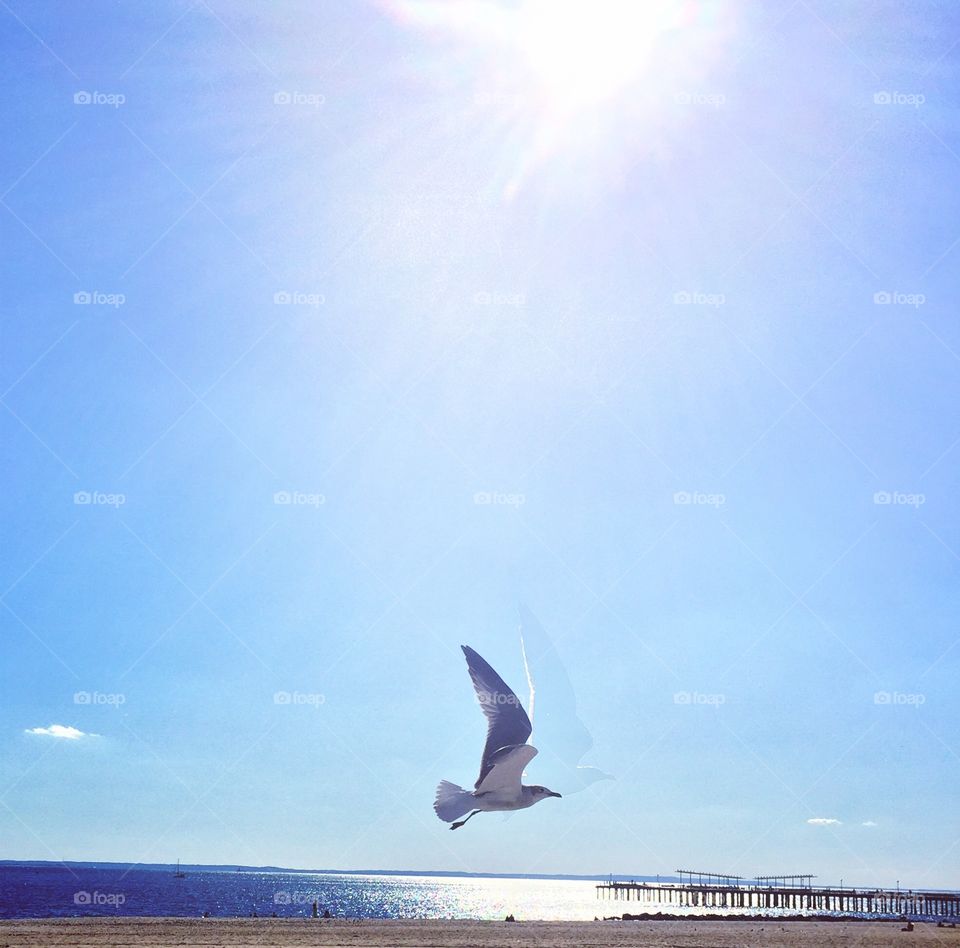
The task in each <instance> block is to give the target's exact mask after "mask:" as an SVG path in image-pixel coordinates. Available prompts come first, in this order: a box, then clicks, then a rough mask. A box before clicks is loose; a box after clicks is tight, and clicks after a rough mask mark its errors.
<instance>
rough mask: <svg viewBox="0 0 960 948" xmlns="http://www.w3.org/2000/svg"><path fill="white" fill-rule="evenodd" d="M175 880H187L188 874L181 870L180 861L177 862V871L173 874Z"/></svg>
mask: <svg viewBox="0 0 960 948" xmlns="http://www.w3.org/2000/svg"><path fill="white" fill-rule="evenodd" d="M173 878H174V879H186V878H187V874H186V873H185V872H183V871H182V870H181V869H180V860H179V859H178V860H177V871H176V872H175V873H174V874H173Z"/></svg>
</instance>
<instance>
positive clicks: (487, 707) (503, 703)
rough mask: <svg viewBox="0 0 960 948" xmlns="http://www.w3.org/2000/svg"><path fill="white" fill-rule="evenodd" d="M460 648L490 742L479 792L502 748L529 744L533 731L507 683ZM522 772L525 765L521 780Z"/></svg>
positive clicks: (466, 648) (485, 750)
mask: <svg viewBox="0 0 960 948" xmlns="http://www.w3.org/2000/svg"><path fill="white" fill-rule="evenodd" d="M460 647H461V648H462V649H463V654H464V655H465V656H466V658H467V668H469V670H470V679H471V681H473V687H474V690H475V691H476V693H477V701H479V702H480V707H481V709H482V710H483V713H484V715H485V716H486V718H487V742H486V744H484V747H483V760H482V761H481V762H480V776H479V777H478V778H477V782H476V785H475V786H476V788H477V789H479V787H480V784H482V783H483V781H484V778H485V777H486V776H487V774H488V773H490V770H491V768H492V767H493V766H494V756H495V755H496V752H497V751H499V750H500V749H501V748H505V747H515V746H516V745H518V744H526V743H527V740H528V739H529V737H530V731H531V730H532V728H531V727H530V719H529V718H528V717H527V712H526V711H524V710H523V705H521V704H520V699H519V698H518V697H517V696H516V695H515V694H514V693H513V691H512V690H511V689H510V687H509V686H508V685H507V684H506V683H505V682H504V680H503V679H502V678H501V677H500V676H499V675H498V674H497V673H496V672H495V671H494V670H493V669H492V668H491V667H490V666H489V665H488V664H487V663H486V662H485V661H484V660H483V659H482V658H481V657H480V656H479V655H478V654H477V653H476V652H475V651H474V650H473V649H472V648H470V646H469V645H461V646H460ZM534 753H536V751H534ZM531 756H532V755H531ZM522 771H523V764H521V765H520V771H518V774H517V779H518V780H519V774H520V773H521V772H522Z"/></svg>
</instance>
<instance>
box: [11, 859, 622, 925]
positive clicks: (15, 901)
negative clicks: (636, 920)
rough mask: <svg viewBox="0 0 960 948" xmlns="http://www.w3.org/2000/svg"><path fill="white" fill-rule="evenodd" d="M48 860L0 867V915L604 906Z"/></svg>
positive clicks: (457, 889) (580, 889) (542, 914)
mask: <svg viewBox="0 0 960 948" xmlns="http://www.w3.org/2000/svg"><path fill="white" fill-rule="evenodd" d="M184 873H185V877H184V878H182V879H178V878H176V876H175V875H174V872H173V870H172V869H166V868H142V867H140V868H126V867H116V866H111V867H96V868H86V867H84V868H79V867H74V866H52V865H39V866H27V865H7V866H0V918H45V917H60V918H63V917H70V916H74V917H76V916H84V915H98V916H103V915H155V916H181V917H199V916H202V915H203V914H204V913H208V914H209V915H210V916H212V917H243V916H249V915H251V914H253V913H254V912H255V913H256V914H257V915H258V916H261V917H263V916H268V917H269V916H271V915H273V914H274V913H275V914H276V915H278V916H280V917H290V916H301V917H303V916H310V915H311V912H312V907H313V902H314V900H316V902H317V905H318V909H319V912H320V913H321V914H322V913H323V911H324V909H326V910H328V911H329V912H330V913H331V915H335V916H338V917H349V918H460V919H502V918H504V917H505V916H506V915H508V914H513V915H515V916H516V917H517V918H518V919H558V920H571V921H573V920H579V919H592V918H593V917H594V916H596V915H601V914H603V910H604V909H606V910H607V911H608V912H609V910H610V906H609V904H606V905H605V904H603V903H601V902H600V901H599V900H598V899H597V897H596V892H595V889H594V884H595V883H593V882H588V881H574V880H565V879H564V880H554V879H503V878H477V877H471V878H457V877H447V876H440V877H438V876H415V875H410V876H396V875H339V874H326V873H318V872H276V871H259V870H243V871H239V872H238V871H235V870H223V869H194V868H189V867H185V868H184Z"/></svg>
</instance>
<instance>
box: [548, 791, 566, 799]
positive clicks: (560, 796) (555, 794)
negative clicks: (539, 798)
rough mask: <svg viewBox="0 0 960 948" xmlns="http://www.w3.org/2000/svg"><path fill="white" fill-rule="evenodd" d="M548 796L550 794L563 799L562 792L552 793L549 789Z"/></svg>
mask: <svg viewBox="0 0 960 948" xmlns="http://www.w3.org/2000/svg"><path fill="white" fill-rule="evenodd" d="M550 796H552V797H559V798H560V799H561V800H562V799H563V794H562V793H554V792H553V791H552V790H551V791H550Z"/></svg>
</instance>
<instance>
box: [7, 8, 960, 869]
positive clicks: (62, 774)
mask: <svg viewBox="0 0 960 948" xmlns="http://www.w3.org/2000/svg"><path fill="white" fill-rule="evenodd" d="M631 6H632V5H629V4H627V5H625V4H623V3H616V2H610V3H600V4H597V3H593V4H583V5H574V6H573V7H569V5H568V6H567V7H565V8H563V9H564V12H563V13H562V15H561V14H552V13H550V12H549V11H547V12H546V13H545V10H544V6H543V4H541V3H538V2H537V0H528V2H526V3H519V2H518V3H511V4H506V3H505V4H494V3H493V2H492V0H491V2H490V3H463V4H457V3H449V4H431V3H413V2H411V3H390V4H381V5H373V4H367V3H362V2H353V3H333V2H330V3H319V4H317V3H312V4H311V3H294V2H290V3H279V4H274V5H271V6H270V7H269V9H266V8H264V7H263V6H262V5H259V4H253V3H234V4H223V3H220V2H214V0H199V2H195V3H191V2H169V3H168V2H158V3H155V4H151V5H150V7H149V9H140V8H137V9H136V10H134V9H133V8H130V7H125V6H123V5H119V4H110V3H96V2H93V3H88V4H83V5H81V6H79V7H78V6H75V5H74V6H70V7H69V8H68V7H60V6H57V7H54V6H51V5H46V4H41V3H35V2H25V0H9V2H7V3H3V4H2V5H0V42H2V45H3V53H4V57H5V59H6V61H7V62H8V63H9V66H10V68H9V70H8V80H7V85H6V89H5V92H6V94H5V95H4V97H3V105H2V109H3V111H4V113H5V114H4V122H5V126H6V127H7V128H8V129H15V130H16V131H15V133H13V132H11V134H9V135H8V136H7V140H6V142H5V146H4V148H3V152H2V157H0V176H2V177H0V193H2V194H3V206H2V207H0V227H2V229H3V237H4V247H5V252H4V255H3V259H2V263H0V266H2V268H3V309H2V313H3V323H2V336H0V339H2V347H0V390H2V392H3V395H2V402H0V408H2V410H0V444H2V450H3V465H4V471H5V490H4V491H3V493H2V495H0V510H2V515H3V520H4V538H5V539H4V544H3V548H2V552H0V590H2V591H3V595H2V604H3V609H0V635H2V637H3V662H2V664H0V690H2V694H3V697H4V700H3V702H2V705H0V780H2V784H0V838H2V839H3V841H4V845H3V851H2V853H0V855H2V856H3V857H6V858H23V859H102V860H123V861H126V860H136V861H144V862H170V861H172V860H174V859H176V858H177V857H180V858H181V859H183V860H184V861H186V862H198V863H237V864H241V863H242V864H267V863H269V864H275V865H287V866H302V867H313V866H324V867H342V868H351V867H385V868H400V867H413V868H423V869H441V868H443V869H454V870H471V871H484V870H487V871H501V872H510V871H518V872H578V873H579V872H597V873H605V872H609V871H616V872H637V873H642V872H651V873H655V872H670V871H672V870H673V869H675V868H677V867H678V866H683V867H685V868H687V867H693V868H702V869H705V870H714V871H722V872H736V873H740V874H742V875H752V874H753V873H763V872H768V873H772V872H813V873H816V874H817V875H818V876H819V877H820V878H822V879H825V880H837V879H839V878H844V879H845V880H847V881H857V882H863V883H891V882H894V881H895V880H896V879H900V880H903V881H905V882H909V884H913V885H944V886H946V885H955V884H956V880H957V872H958V869H960V845H958V843H960V817H958V812H957V808H956V805H955V803H956V787H957V780H958V776H960V742H958V740H957V737H956V734H957V731H958V728H957V723H958V713H957V712H958V704H957V696H956V681H957V673H958V668H960V647H958V639H957V625H956V616H957V589H958V585H957V578H958V571H960V527H958V519H957V514H958V498H957V492H956V487H955V478H954V477H953V473H954V471H955V466H956V463H957V458H958V452H960V446H958V445H960V417H958V415H957V411H956V405H957V403H958V395H960V376H958V368H960V328H958V326H957V322H956V318H955V317H956V312H955V306H954V305H953V303H954V300H955V291H956V272H957V265H958V259H960V256H958V255H960V246H956V242H957V240H958V238H960V229H958V225H957V220H958V215H957V211H958V203H960V197H958V193H957V189H956V187H955V181H956V175H957V171H958V164H960V140H958V134H957V116H956V104H955V103H956V91H957V85H956V69H957V57H958V52H957V48H955V47H954V45H953V44H954V43H955V42H956V40H957V36H958V35H960V21H958V19H957V16H956V13H955V11H952V10H951V9H950V6H949V5H947V4H939V5H938V4H920V3H917V4H912V3H911V4H899V5H893V4H890V5H884V6H881V7H876V6H874V5H866V4H857V3H842V4H825V3H819V2H813V0H801V2H799V3H782V4H781V3H777V4H768V5H764V9H763V11H757V10H750V9H747V4H741V3H737V2H735V0H728V2H725V3H720V2H717V3H702V4H688V5H687V6H686V7H685V8H684V11H685V12H684V11H681V12H680V13H679V14H678V13H677V10H676V9H675V8H674V7H673V6H672V5H671V4H669V3H664V4H652V5H651V7H650V9H651V10H653V11H654V12H653V13H650V14H647V15H644V16H638V14H637V13H636V11H633V12H631V11H630V7H631ZM587 7H589V11H588V12H585V10H586V8H587ZM552 9H553V10H556V9H559V8H558V7H556V6H554V7H553V8H552ZM625 37H626V38H627V40H628V41H627V42H625V40H624V38H625ZM284 501H286V502H284ZM521 603H526V604H527V605H528V606H529V607H530V608H531V609H532V610H533V611H534V612H535V613H536V615H537V616H538V617H539V619H540V621H541V622H542V623H543V626H544V628H545V629H546V630H547V631H548V634H549V636H550V637H551V638H552V640H553V642H554V644H555V647H556V655H557V657H558V658H559V660H560V663H561V664H562V666H564V667H565V668H566V674H567V675H568V676H569V679H570V681H571V683H572V686H573V689H574V690H575V692H576V696H577V700H578V703H579V714H580V717H581V718H582V720H583V721H584V722H585V723H586V725H587V726H588V728H589V729H590V731H591V732H592V734H593V738H594V741H595V747H594V750H593V751H592V753H591V756H590V757H589V758H588V762H591V763H595V764H596V765H598V766H600V767H602V768H603V769H605V770H608V771H610V772H611V773H613V774H614V775H615V776H616V778H617V779H616V780H615V781H605V782H603V783H601V784H598V785H595V786H594V787H591V788H589V789H587V790H585V791H583V792H582V793H577V794H573V795H568V796H566V797H564V799H563V800H562V801H559V800H557V801H554V800H551V801H549V802H548V803H546V804H544V805H542V806H539V807H537V808H535V809H533V810H530V811H528V812H525V813H522V814H519V815H516V816H514V817H513V818H511V819H510V820H509V821H508V822H504V821H503V820H501V818H500V817H499V816H484V817H483V818H482V819H479V820H474V821H472V822H471V824H470V826H469V827H467V828H465V829H464V830H463V831H461V832H459V833H457V834H456V835H455V836H451V834H450V833H449V832H448V830H447V828H446V826H445V825H443V824H442V823H440V822H439V821H438V820H437V819H436V818H435V817H434V815H433V813H432V811H431V802H432V798H433V789H434V787H435V785H436V783H437V781H438V780H439V779H440V778H441V777H446V778H448V779H452V780H455V781H457V782H460V783H464V784H467V785H469V784H470V783H471V782H472V780H473V779H474V778H475V772H476V769H477V765H478V759H479V751H480V746H481V743H482V735H483V729H484V725H483V722H482V718H481V716H480V714H479V712H478V710H477V708H476V706H475V703H474V702H473V700H472V694H471V690H470V684H469V679H468V677H467V674H466V671H465V667H464V663H463V660H462V656H461V654H460V651H459V648H458V646H459V644H460V643H461V642H466V643H469V644H471V645H472V646H473V647H474V648H476V649H477V650H478V651H479V652H480V653H481V654H482V655H484V656H485V657H486V658H487V659H488V660H489V661H490V662H491V663H492V664H493V665H494V667H496V668H497V669H498V670H499V671H500V673H501V674H502V675H503V676H504V678H505V679H506V680H507V681H508V682H510V683H512V684H513V685H514V686H515V687H517V689H518V690H519V691H520V692H521V695H523V696H524V697H525V690H523V689H521V688H520V685H521V683H522V682H523V664H522V661H521V653H520V644H519V636H518V632H517V627H518V621H519V620H518V606H519V605H520V604H521ZM278 693H280V694H281V695H289V696H291V698H290V701H289V702H287V703H282V699H281V700H280V701H279V702H278V700H277V698H276V696H277V694H278ZM549 693H550V691H549V687H544V688H543V689H542V691H541V692H539V693H538V701H539V702H540V704H539V705H538V713H539V711H541V710H542V711H543V712H544V713H547V712H548V708H549ZM78 696H79V697H78ZM50 725H60V726H61V727H63V728H75V729H77V730H78V731H80V732H83V736H82V737H76V736H75V735H73V734H72V732H65V733H64V732H59V733H28V732H31V731H33V730H34V729H48V728H49V727H50ZM536 737H537V735H536V733H535V735H534V739H535V740H536ZM549 754H550V749H549V748H547V747H546V746H542V747H541V758H539V759H538V760H537V761H535V762H534V763H533V764H532V765H531V768H530V779H531V780H533V781H537V780H538V773H539V774H543V773H545V772H547V770H548V763H549ZM541 763H542V764H543V766H544V769H543V770H541V771H538V766H539V765H540V764H541ZM811 820H813V821H814V822H813V823H811V822H810V821H811ZM834 821H835V822H834Z"/></svg>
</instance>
